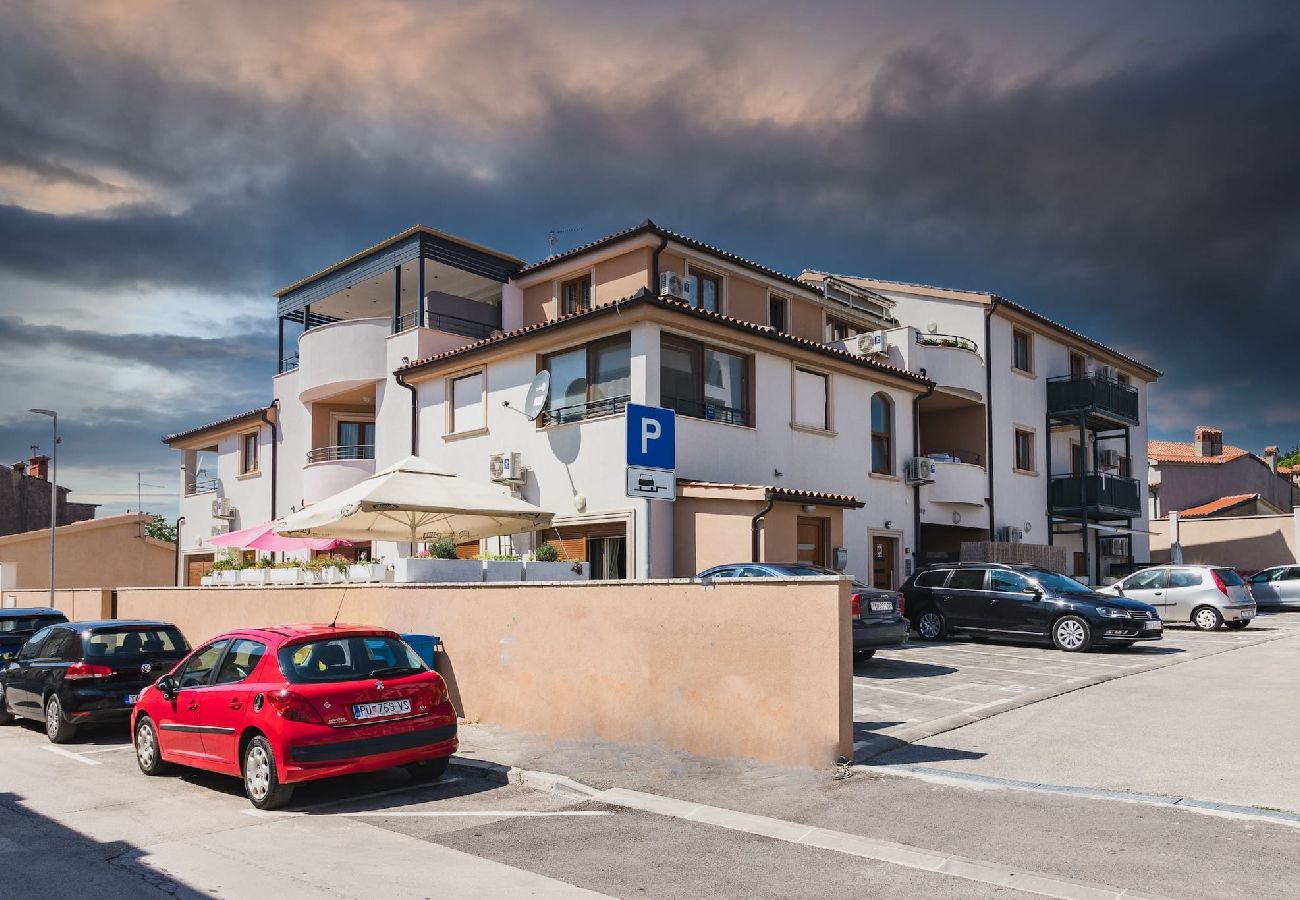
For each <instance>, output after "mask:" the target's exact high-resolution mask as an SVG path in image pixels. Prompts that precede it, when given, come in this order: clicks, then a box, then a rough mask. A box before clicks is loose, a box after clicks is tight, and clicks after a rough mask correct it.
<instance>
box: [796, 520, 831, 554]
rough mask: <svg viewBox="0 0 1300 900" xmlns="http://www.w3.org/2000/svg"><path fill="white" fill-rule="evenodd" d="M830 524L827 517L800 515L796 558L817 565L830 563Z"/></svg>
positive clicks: (797, 528)
mask: <svg viewBox="0 0 1300 900" xmlns="http://www.w3.org/2000/svg"><path fill="white" fill-rule="evenodd" d="M829 524H830V522H829V520H827V519H816V518H806V517H804V516H800V517H799V519H798V522H797V523H796V533H795V543H796V547H795V558H796V559H797V560H798V561H799V562H805V563H812V564H813V565H815V566H826V565H830V560H829V559H828V557H827V550H828V549H829V544H830V528H828V527H827V526H828V525H829Z"/></svg>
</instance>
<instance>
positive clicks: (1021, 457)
mask: <svg viewBox="0 0 1300 900" xmlns="http://www.w3.org/2000/svg"><path fill="white" fill-rule="evenodd" d="M1015 440H1016V469H1017V470H1019V471H1021V472H1035V471H1037V470H1036V469H1035V468H1034V433H1033V432H1032V431H1029V430H1027V429H1024V428H1017V429H1016V438H1015Z"/></svg>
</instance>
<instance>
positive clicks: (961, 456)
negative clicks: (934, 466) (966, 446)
mask: <svg viewBox="0 0 1300 900" xmlns="http://www.w3.org/2000/svg"><path fill="white" fill-rule="evenodd" d="M924 455H925V456H926V457H928V458H930V459H932V460H934V461H935V462H959V463H967V464H968V465H972V466H982V465H984V457H983V456H981V455H980V454H978V453H976V452H975V451H974V450H952V449H949V450H927V451H926V452H925V454H924Z"/></svg>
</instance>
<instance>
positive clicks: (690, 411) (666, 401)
mask: <svg viewBox="0 0 1300 900" xmlns="http://www.w3.org/2000/svg"><path fill="white" fill-rule="evenodd" d="M660 405H661V406H664V407H667V408H668V409H671V410H673V412H675V413H677V415H679V416H688V417H689V418H692V419H707V420H709V421H710V422H722V423H724V424H726V425H748V424H750V419H749V412H748V411H746V410H743V409H734V408H732V407H730V406H723V405H722V404H720V403H709V402H708V401H704V402H700V401H699V400H687V399H684V398H678V397H663V398H661V400H660Z"/></svg>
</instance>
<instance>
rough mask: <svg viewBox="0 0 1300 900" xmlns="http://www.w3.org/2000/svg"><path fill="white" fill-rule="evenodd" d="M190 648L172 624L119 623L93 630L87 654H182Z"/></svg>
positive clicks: (87, 645) (94, 655) (88, 657)
mask: <svg viewBox="0 0 1300 900" xmlns="http://www.w3.org/2000/svg"><path fill="white" fill-rule="evenodd" d="M189 649H190V645H189V644H188V643H186V641H185V638H184V637H182V636H181V633H180V631H178V630H177V629H176V627H175V626H172V625H160V626H157V627H151V626H147V625H146V626H139V625H132V626H127V627H121V626H118V627H113V628H105V629H102V630H99V631H95V632H94V633H92V634H91V635H90V641H89V642H88V643H87V644H86V658H87V659H94V658H95V657H97V656H113V657H125V656H140V655H141V654H144V653H172V654H174V655H175V656H177V657H178V658H179V657H181V656H184V655H185V654H186V653H187V652H189Z"/></svg>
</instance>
